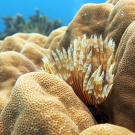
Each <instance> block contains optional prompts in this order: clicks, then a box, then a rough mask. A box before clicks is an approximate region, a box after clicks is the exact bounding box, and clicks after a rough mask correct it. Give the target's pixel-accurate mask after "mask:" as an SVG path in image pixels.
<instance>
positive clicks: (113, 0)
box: [106, 0, 119, 5]
mask: <svg viewBox="0 0 135 135" xmlns="http://www.w3.org/2000/svg"><path fill="white" fill-rule="evenodd" d="M118 1H119V0H107V1H106V2H107V3H111V4H113V5H116V3H117V2H118Z"/></svg>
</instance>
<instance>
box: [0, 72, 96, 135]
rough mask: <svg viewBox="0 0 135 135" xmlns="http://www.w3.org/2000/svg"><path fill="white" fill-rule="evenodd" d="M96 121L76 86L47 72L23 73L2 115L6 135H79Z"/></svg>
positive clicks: (1, 126)
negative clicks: (77, 93) (73, 87)
mask: <svg viewBox="0 0 135 135" xmlns="http://www.w3.org/2000/svg"><path fill="white" fill-rule="evenodd" d="M95 124H96V122H95V120H94V118H93V116H92V115H91V113H90V112H89V110H88V109H87V107H86V106H85V105H84V104H83V103H82V101H81V100H80V99H79V98H78V97H77V96H76V94H75V93H74V92H73V90H72V88H71V87H70V86H69V85H68V84H67V83H65V82H64V81H63V80H62V79H60V78H58V77H57V76H55V75H52V74H48V73H45V72H33V73H27V74H25V75H22V76H21V77H20V78H19V79H18V80H17V82H16V84H15V86H14V88H13V90H12V94H11V96H10V98H9V101H8V103H7V105H6V106H5V108H4V109H3V110H2V112H1V114H0V133H2V135H8V134H12V135H52V134H53V135H69V134H70V135H78V134H79V133H80V132H81V131H83V130H84V129H86V128H88V127H90V126H92V125H95ZM6 129H8V130H7V131H6Z"/></svg>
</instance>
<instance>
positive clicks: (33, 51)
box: [20, 42, 50, 69]
mask: <svg viewBox="0 0 135 135" xmlns="http://www.w3.org/2000/svg"><path fill="white" fill-rule="evenodd" d="M20 53H21V54H23V55H24V56H26V57H27V58H28V59H29V60H31V61H32V62H33V63H34V64H35V65H36V67H37V68H38V69H41V68H42V67H43V61H42V58H43V57H44V55H45V54H46V53H47V54H50V50H49V49H44V48H43V47H40V46H39V45H37V44H35V43H32V42H28V43H26V44H25V45H24V46H23V48H22V50H21V51H20Z"/></svg>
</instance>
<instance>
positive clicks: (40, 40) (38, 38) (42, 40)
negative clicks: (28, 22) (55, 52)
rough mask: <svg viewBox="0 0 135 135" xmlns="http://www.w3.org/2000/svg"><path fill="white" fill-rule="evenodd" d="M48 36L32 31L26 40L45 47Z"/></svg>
mask: <svg viewBox="0 0 135 135" xmlns="http://www.w3.org/2000/svg"><path fill="white" fill-rule="evenodd" d="M47 39H48V37H46V36H44V35H41V34H38V33H32V34H31V36H30V37H29V38H28V40H27V42H32V43H35V44H37V45H39V46H41V47H43V48H44V47H45V44H46V41H47Z"/></svg>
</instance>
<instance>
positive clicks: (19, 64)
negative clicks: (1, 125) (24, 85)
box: [0, 52, 38, 110]
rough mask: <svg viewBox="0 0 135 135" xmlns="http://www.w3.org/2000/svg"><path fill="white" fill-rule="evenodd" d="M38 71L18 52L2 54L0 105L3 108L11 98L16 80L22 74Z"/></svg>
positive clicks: (0, 55)
mask: <svg viewBox="0 0 135 135" xmlns="http://www.w3.org/2000/svg"><path fill="white" fill-rule="evenodd" d="M32 71H38V70H37V69H36V67H35V66H34V64H33V63H32V62H31V61H29V60H28V59H27V58H26V57H24V56H23V55H21V54H19V53H17V52H2V53H0V97H1V99H0V104H1V108H0V110H2V108H3V107H4V106H3V105H4V104H5V102H6V101H7V99H8V98H9V96H10V93H11V90H12V88H13V86H14V84H15V82H16V80H17V79H18V78H19V76H21V75H22V74H25V73H28V72H32Z"/></svg>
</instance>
